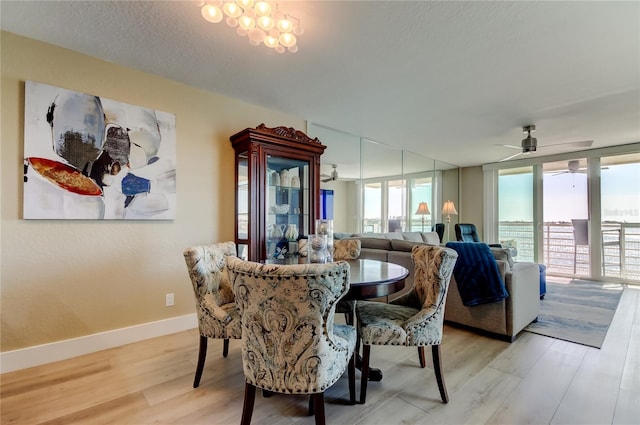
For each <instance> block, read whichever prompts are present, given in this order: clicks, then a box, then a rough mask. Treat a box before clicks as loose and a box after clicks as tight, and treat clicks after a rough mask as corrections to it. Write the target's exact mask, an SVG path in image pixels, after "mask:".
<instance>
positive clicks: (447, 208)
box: [442, 201, 458, 242]
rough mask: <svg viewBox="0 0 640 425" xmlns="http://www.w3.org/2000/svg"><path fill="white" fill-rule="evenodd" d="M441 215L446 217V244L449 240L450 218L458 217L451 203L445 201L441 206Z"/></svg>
mask: <svg viewBox="0 0 640 425" xmlns="http://www.w3.org/2000/svg"><path fill="white" fill-rule="evenodd" d="M442 215H446V216H447V242H448V241H450V239H449V227H451V226H449V224H450V223H451V216H452V215H458V211H456V206H455V205H454V204H453V201H446V202H445V203H444V205H443V206H442Z"/></svg>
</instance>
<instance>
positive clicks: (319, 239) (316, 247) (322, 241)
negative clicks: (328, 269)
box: [308, 234, 327, 263]
mask: <svg viewBox="0 0 640 425" xmlns="http://www.w3.org/2000/svg"><path fill="white" fill-rule="evenodd" d="M308 245H309V261H311V262H312V263H326V262H327V235H318V234H315V235H309V244H308Z"/></svg>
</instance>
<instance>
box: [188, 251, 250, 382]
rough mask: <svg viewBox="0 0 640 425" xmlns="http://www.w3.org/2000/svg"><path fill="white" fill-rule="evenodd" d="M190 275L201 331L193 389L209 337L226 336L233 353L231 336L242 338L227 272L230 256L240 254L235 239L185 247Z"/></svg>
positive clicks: (226, 345) (225, 345)
mask: <svg viewBox="0 0 640 425" xmlns="http://www.w3.org/2000/svg"><path fill="white" fill-rule="evenodd" d="M183 254H184V260H185V262H186V264H187V270H188V271H189V277H190V278H191V283H192V284H193V292H194V295H195V297H196V312H197V315H198V328H199V330H200V348H199V350H198V365H197V366H196V376H195V378H194V380H193V388H197V387H198V385H200V378H201V377H202V371H203V369H204V361H205V358H206V357H207V342H208V341H209V338H219V339H223V340H224V342H223V348H222V355H223V357H227V354H228V353H229V339H240V338H241V336H242V333H241V330H240V314H239V312H238V308H237V307H236V304H235V301H234V298H233V290H232V288H231V284H230V283H229V277H228V275H227V271H226V263H227V258H229V257H235V256H236V244H235V243H234V242H222V243H217V244H211V245H200V246H192V247H189V248H187V249H185V250H184V252H183Z"/></svg>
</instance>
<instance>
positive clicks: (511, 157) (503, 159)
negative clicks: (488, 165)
mask: <svg viewBox="0 0 640 425" xmlns="http://www.w3.org/2000/svg"><path fill="white" fill-rule="evenodd" d="M518 149H521V148H518ZM522 154H523V152H518V153H516V154H513V155H511V156H508V157H506V158H502V159H501V160H500V161H498V162H504V161H508V160H510V159H513V158H515V157H517V156H520V155H522Z"/></svg>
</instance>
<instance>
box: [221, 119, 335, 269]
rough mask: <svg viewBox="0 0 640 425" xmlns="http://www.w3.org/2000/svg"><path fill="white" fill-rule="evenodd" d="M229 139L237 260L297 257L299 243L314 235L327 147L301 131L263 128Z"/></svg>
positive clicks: (249, 130)
mask: <svg viewBox="0 0 640 425" xmlns="http://www.w3.org/2000/svg"><path fill="white" fill-rule="evenodd" d="M230 140H231V145H232V146H233V149H234V151H235V158H236V159H235V165H236V167H235V168H236V169H235V187H236V195H235V196H236V210H235V242H236V245H237V248H238V256H240V257H242V258H245V259H248V260H250V261H262V260H266V259H269V258H276V257H278V256H279V255H284V256H286V257H289V256H291V255H296V252H295V251H297V249H296V248H297V240H298V239H299V238H300V237H302V236H306V235H309V234H311V233H313V232H314V226H315V219H316V218H317V217H319V212H320V156H321V155H322V153H323V152H324V150H325V149H326V146H324V145H323V144H322V143H320V141H319V140H318V139H317V138H314V139H311V138H310V137H308V136H307V135H306V134H305V133H303V132H302V131H299V130H295V129H293V128H287V127H275V128H268V127H266V126H265V125H264V124H260V125H259V126H258V127H256V128H247V129H245V130H242V131H240V132H239V133H236V134H234V135H233V136H231V138H230ZM290 242H291V243H290Z"/></svg>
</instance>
